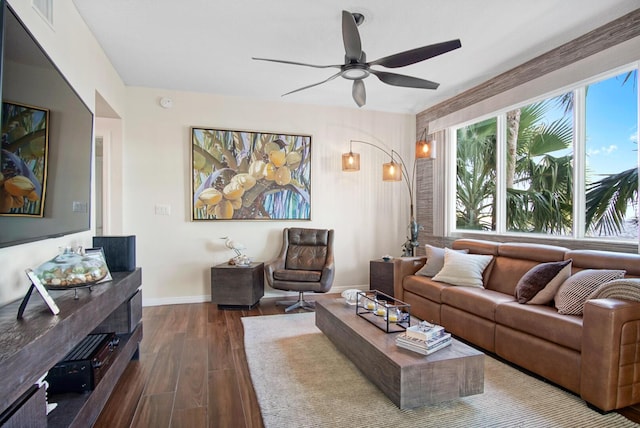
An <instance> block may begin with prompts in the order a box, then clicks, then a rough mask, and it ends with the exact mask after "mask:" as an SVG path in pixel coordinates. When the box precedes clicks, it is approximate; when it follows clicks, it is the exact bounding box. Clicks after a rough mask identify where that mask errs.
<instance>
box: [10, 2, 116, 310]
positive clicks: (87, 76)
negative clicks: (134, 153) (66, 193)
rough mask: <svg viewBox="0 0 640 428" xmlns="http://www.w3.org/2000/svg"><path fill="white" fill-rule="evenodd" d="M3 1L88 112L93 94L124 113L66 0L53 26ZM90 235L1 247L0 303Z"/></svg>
mask: <svg viewBox="0 0 640 428" xmlns="http://www.w3.org/2000/svg"><path fill="white" fill-rule="evenodd" d="M8 3H9V4H10V5H11V7H13V8H14V10H15V11H16V13H17V14H18V16H19V17H20V19H22V21H24V23H25V25H26V26H27V28H29V30H30V31H31V32H32V33H33V34H34V36H35V37H36V39H37V40H38V42H39V43H40V44H41V45H42V46H43V47H44V49H45V50H46V52H47V54H48V55H49V57H50V58H51V59H52V61H53V62H54V63H55V64H56V66H57V67H58V68H59V69H60V71H61V72H62V74H63V75H65V77H66V78H67V80H68V81H69V82H70V83H71V85H72V86H73V87H74V89H75V90H76V92H78V94H79V95H80V97H81V98H82V99H83V100H84V102H85V103H86V104H87V106H88V107H89V108H90V109H91V110H92V111H93V110H94V106H95V93H96V90H97V91H99V92H100V93H101V94H102V96H103V97H104V98H105V99H106V100H107V101H108V102H109V104H110V106H111V107H113V108H114V109H115V110H116V111H122V110H123V109H124V103H125V98H124V95H125V86H124V84H123V83H122V81H121V80H120V78H119V77H118V74H117V73H116V71H115V69H114V68H113V66H112V65H111V63H110V62H109V61H108V60H107V58H106V56H105V54H104V52H103V51H102V49H101V48H100V45H99V44H98V42H97V41H96V40H95V38H94V37H93V35H92V34H91V33H90V32H89V30H88V29H87V27H86V24H85V23H84V21H83V20H82V18H81V17H80V15H79V14H78V12H77V10H76V9H75V6H74V5H73V2H72V1H71V0H56V1H55V17H54V19H55V21H54V28H51V27H50V26H49V25H48V24H47V23H46V22H45V21H44V20H43V19H42V18H41V17H40V15H38V14H37V13H36V12H35V10H34V9H33V8H32V6H31V0H11V1H9V2H8ZM87 143H88V144H91V142H87ZM93 205H94V204H92V206H93ZM92 236H93V233H92V232H91V231H89V232H84V233H77V234H72V235H68V236H65V237H62V238H56V239H48V240H44V241H38V242H33V243H29V244H23V245H17V246H14V247H8V248H1V249H0V304H3V303H6V302H9V301H12V300H15V299H18V298H21V297H23V296H24V294H25V293H26V291H27V289H28V280H27V277H26V275H25V273H24V270H25V269H26V268H30V267H34V266H37V265H39V264H40V263H42V262H44V261H46V260H48V259H50V258H52V257H53V256H55V255H56V254H57V251H58V247H59V246H66V245H73V246H75V245H83V246H85V247H86V246H90V244H91V237H92Z"/></svg>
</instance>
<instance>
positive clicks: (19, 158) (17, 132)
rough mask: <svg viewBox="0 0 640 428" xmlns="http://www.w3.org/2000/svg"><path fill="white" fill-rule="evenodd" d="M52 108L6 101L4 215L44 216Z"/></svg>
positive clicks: (0, 183)
mask: <svg viewBox="0 0 640 428" xmlns="http://www.w3.org/2000/svg"><path fill="white" fill-rule="evenodd" d="M48 149H49V110H46V109H42V108H38V107H32V106H27V105H22V104H15V103H8V102H3V103H2V152H1V153H0V215H3V216H32V217H42V216H43V215H44V199H45V192H46V182H47V153H48Z"/></svg>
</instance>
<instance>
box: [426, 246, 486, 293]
mask: <svg viewBox="0 0 640 428" xmlns="http://www.w3.org/2000/svg"><path fill="white" fill-rule="evenodd" d="M491 260H493V256H485V255H481V254H464V253H458V252H457V251H454V250H450V249H448V248H445V249H444V266H443V267H442V270H440V272H438V273H437V274H436V275H435V276H434V277H433V280H434V281H438V282H447V283H449V284H452V285H462V286H466V287H479V288H482V287H483V283H482V272H484V270H485V268H486V267H487V266H488V265H489V263H491Z"/></svg>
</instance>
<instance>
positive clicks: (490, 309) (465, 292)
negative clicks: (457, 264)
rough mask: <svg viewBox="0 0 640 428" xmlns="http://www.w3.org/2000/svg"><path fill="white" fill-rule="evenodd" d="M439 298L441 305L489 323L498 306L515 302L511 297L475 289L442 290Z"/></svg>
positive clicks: (454, 288)
mask: <svg viewBox="0 0 640 428" xmlns="http://www.w3.org/2000/svg"><path fill="white" fill-rule="evenodd" d="M440 296H441V298H442V303H443V304H445V305H448V306H452V307H454V308H457V309H460V310H463V311H466V312H469V313H471V314H474V315H477V316H479V317H483V318H486V319H488V320H491V321H494V320H495V312H496V307H497V306H498V305H500V304H502V303H507V302H514V301H515V298H514V297H513V296H509V295H507V294H504V293H499V292H497V291H492V290H485V289H482V288H475V287H447V288H443V289H442V291H441V293H440Z"/></svg>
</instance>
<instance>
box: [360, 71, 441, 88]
mask: <svg viewBox="0 0 640 428" xmlns="http://www.w3.org/2000/svg"><path fill="white" fill-rule="evenodd" d="M369 72H370V73H371V74H374V75H376V77H378V79H380V80H381V81H382V82H384V83H387V84H389V85H393V86H404V87H405V88H419V89H438V86H440V84H439V83H436V82H432V81H430V80H425V79H419V78H417V77H411V76H405V75H403V74H396V73H387V72H386V71H378V70H372V69H369Z"/></svg>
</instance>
